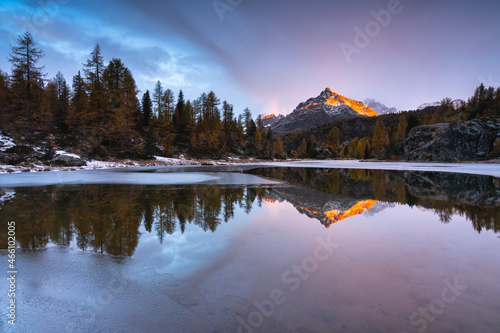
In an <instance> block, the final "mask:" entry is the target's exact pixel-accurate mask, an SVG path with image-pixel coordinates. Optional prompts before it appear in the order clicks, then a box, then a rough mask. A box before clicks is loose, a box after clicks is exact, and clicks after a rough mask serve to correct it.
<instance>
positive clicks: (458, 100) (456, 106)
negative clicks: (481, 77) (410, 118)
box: [417, 99, 465, 110]
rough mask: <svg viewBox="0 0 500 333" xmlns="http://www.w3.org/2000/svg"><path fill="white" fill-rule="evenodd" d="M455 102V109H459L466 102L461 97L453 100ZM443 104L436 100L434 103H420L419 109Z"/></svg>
mask: <svg viewBox="0 0 500 333" xmlns="http://www.w3.org/2000/svg"><path fill="white" fill-rule="evenodd" d="M452 103H453V107H454V108H455V109H458V108H459V107H461V106H462V105H463V104H464V103H465V102H464V101H463V100H461V99H455V100H453V101H452ZM440 105H441V102H434V103H424V104H422V105H420V106H419V107H418V108H417V110H423V109H426V108H429V107H438V106H440Z"/></svg>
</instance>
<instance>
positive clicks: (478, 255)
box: [0, 163, 500, 333]
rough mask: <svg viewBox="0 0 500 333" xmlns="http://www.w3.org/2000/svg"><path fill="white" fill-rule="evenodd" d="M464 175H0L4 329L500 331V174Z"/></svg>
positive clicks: (293, 171)
mask: <svg viewBox="0 0 500 333" xmlns="http://www.w3.org/2000/svg"><path fill="white" fill-rule="evenodd" d="M306 166H307V167H306ZM438 167H439V168H438ZM436 168H437V169H436V170H439V171H446V169H447V167H446V166H436ZM478 168H480V167H478ZM493 168H496V169H495V170H498V168H497V167H493ZM417 169H418V167H417ZM471 170H474V166H472V167H471ZM448 171H449V170H448ZM462 171H463V170H462ZM465 171H469V170H468V169H467V170H465ZM465 171H463V172H462V173H451V172H430V171H422V170H405V171H397V170H374V169H365V170H363V169H356V168H354V169H353V168H350V169H347V168H335V169H331V168H326V167H324V166H323V165H322V164H321V163H316V164H314V163H313V164H311V165H305V164H290V165H288V166H286V167H279V166H276V165H271V164H269V165H266V164H262V165H239V166H221V167H210V166H206V167H176V168H169V167H166V168H165V167H163V168H135V169H116V170H98V171H75V172H60V173H57V172H54V173H38V174H12V175H0V224H1V225H2V237H1V239H0V248H1V249H2V250H0V260H2V262H3V264H2V266H1V267H3V268H4V269H3V270H4V276H5V277H7V278H8V277H9V276H11V274H10V273H7V272H8V271H9V267H8V266H9V262H8V260H9V251H8V250H7V249H8V247H9V243H8V235H9V234H8V232H9V230H10V229H9V225H11V223H10V222H11V221H14V222H15V231H13V232H15V239H16V250H15V262H14V264H15V267H14V269H15V273H14V275H15V285H14V288H15V296H9V294H10V293H9V289H11V288H12V284H11V282H12V281H10V280H4V282H3V283H0V303H1V306H0V314H1V316H2V321H1V322H0V331H2V332H301V333H309V332H397V333H403V332H406V333H410V332H419V333H422V332H495V333H496V332H498V331H499V330H500V316H499V315H498V314H499V313H500V260H499V258H500V178H496V177H493V176H489V175H472V174H469V173H467V172H465ZM464 172H465V173H464ZM495 172H496V171H495ZM11 229H12V228H11ZM12 230H13V229H12ZM12 299H15V324H16V325H15V326H13V325H11V324H9V323H8V320H9V316H8V314H9V313H11V314H12V312H11V310H10V309H8V306H9V304H10V303H9V302H11V300H12Z"/></svg>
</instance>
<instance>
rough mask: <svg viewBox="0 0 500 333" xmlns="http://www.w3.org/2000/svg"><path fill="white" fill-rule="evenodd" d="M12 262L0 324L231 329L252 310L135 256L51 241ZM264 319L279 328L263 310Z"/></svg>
mask: <svg viewBox="0 0 500 333" xmlns="http://www.w3.org/2000/svg"><path fill="white" fill-rule="evenodd" d="M6 255H7V253H6V251H5V250H0V259H5V258H6ZM17 264H18V270H19V271H20V272H21V271H22V274H19V275H18V277H17V281H16V283H17V285H18V286H22V288H19V289H18V293H17V294H16V304H17V321H16V326H15V327H8V326H10V325H7V323H6V322H5V321H2V323H1V324H0V330H1V331H2V332H10V331H12V332H35V331H36V332H235V331H236V330H237V327H238V325H239V322H238V321H237V320H236V316H237V315H238V314H239V313H250V312H251V311H253V308H252V305H251V304H249V303H248V302H247V301H245V300H243V299H241V298H238V297H234V296H229V297H224V298H222V299H219V300H217V301H215V302H212V303H210V302H207V300H206V299H205V297H204V296H203V294H202V293H201V292H200V291H198V290H197V288H195V287H193V286H192V285H191V284H189V283H187V282H185V281H181V280H178V279H176V278H174V277H173V276H171V275H169V274H158V273H157V272H156V270H154V269H151V268H147V267H144V265H143V264H142V263H140V262H137V261H134V260H133V259H123V258H116V257H112V256H108V255H100V254H93V253H89V252H77V251H76V250H72V249H67V248H61V247H54V248H49V249H47V250H45V251H41V252H31V251H26V252H25V253H23V254H22V255H19V259H18V263H17ZM6 285H7V284H5V283H2V284H0V292H1V296H0V301H1V302H2V303H3V304H7V302H8V299H7V289H6V288H7V287H6ZM6 314H7V307H2V308H1V309H0V315H1V316H2V317H4V318H5V317H6ZM2 326H3V327H2ZM262 327H263V328H264V329H265V330H266V331H269V332H270V331H273V329H281V331H284V327H283V326H282V325H281V324H279V323H277V322H274V321H273V320H272V319H267V318H266V319H265V321H264V323H263V325H262Z"/></svg>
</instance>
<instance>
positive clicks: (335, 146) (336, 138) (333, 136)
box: [326, 126, 340, 154]
mask: <svg viewBox="0 0 500 333" xmlns="http://www.w3.org/2000/svg"><path fill="white" fill-rule="evenodd" d="M326 140H327V142H328V144H329V145H330V148H331V149H332V152H333V153H334V154H338V151H339V145H340V131H339V128H338V127H337V126H334V127H333V128H332V130H331V131H330V133H328V136H327V138H326Z"/></svg>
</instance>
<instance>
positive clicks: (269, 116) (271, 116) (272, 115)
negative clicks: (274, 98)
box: [262, 113, 276, 120]
mask: <svg viewBox="0 0 500 333" xmlns="http://www.w3.org/2000/svg"><path fill="white" fill-rule="evenodd" d="M274 117H276V116H275V115H274V113H273V114H270V115H267V116H265V117H264V118H262V120H266V119H271V118H274Z"/></svg>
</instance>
